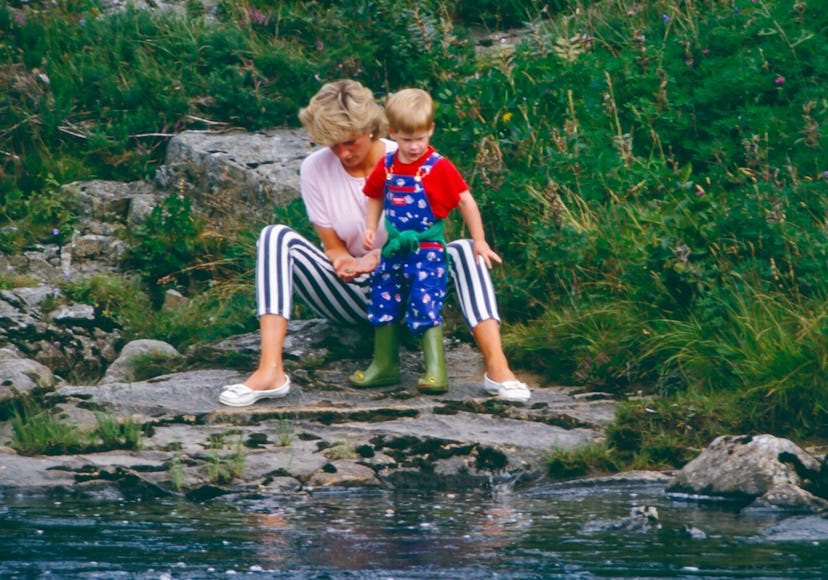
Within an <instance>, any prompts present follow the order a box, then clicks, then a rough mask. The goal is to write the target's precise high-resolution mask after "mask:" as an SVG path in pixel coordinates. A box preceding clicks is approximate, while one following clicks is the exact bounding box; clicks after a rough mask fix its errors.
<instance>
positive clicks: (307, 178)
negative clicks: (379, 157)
mask: <svg viewBox="0 0 828 580" xmlns="http://www.w3.org/2000/svg"><path fill="white" fill-rule="evenodd" d="M381 141H382V142H383V144H384V145H385V152H386V153H390V152H392V151H396V149H397V144H396V143H395V142H394V141H390V140H388V139H382V140H381ZM364 186H365V178H364V177H353V176H351V175H349V174H348V172H347V171H345V168H344V167H342V163H340V162H339V159H338V158H337V157H336V155H334V153H333V151H331V149H330V147H324V148H322V149H319V150H317V151H314V152H313V153H311V154H310V155H308V156H307V157H306V158H305V159H304V161H302V166H301V168H300V170H299V187H300V189H301V192H302V199H303V201H304V202H305V209H306V211H307V213H308V218H309V219H310V221H311V223H312V224H314V225H316V226H319V227H322V228H329V229H332V230H334V231H335V232H336V234H337V235H338V236H339V238H340V239H341V240H342V241H343V242H344V243H345V246H346V247H347V248H348V251H349V252H350V253H351V255H352V256H362V255H364V254H365V249H364V248H363V247H362V232H363V231H364V230H365V212H366V202H367V200H368V198H367V197H366V196H365V194H364V193H363V192H362V188H363V187H364ZM386 238H387V234H386V232H385V224H384V220H382V219H381V220H380V227H379V229H378V231H377V238H376V246H375V247H377V248H380V247H382V245H383V244H384V243H385V240H386Z"/></svg>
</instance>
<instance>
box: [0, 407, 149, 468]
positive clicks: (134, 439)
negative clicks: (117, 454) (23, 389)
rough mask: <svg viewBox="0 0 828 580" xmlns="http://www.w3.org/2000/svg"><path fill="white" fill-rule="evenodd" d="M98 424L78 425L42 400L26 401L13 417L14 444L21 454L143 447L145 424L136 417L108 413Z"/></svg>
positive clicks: (53, 453) (99, 418)
mask: <svg viewBox="0 0 828 580" xmlns="http://www.w3.org/2000/svg"><path fill="white" fill-rule="evenodd" d="M96 420H97V424H96V425H95V426H94V427H92V428H90V429H79V428H78V427H77V426H76V425H75V424H74V423H73V422H72V421H71V420H69V419H66V418H65V417H62V416H60V415H56V414H55V413H53V412H51V411H50V410H48V409H45V408H44V407H43V406H42V405H40V404H35V403H29V404H24V405H23V406H22V408H20V409H17V410H16V411H15V413H14V419H12V422H11V425H12V442H11V446H12V447H13V448H14V449H15V450H16V451H17V452H18V453H20V454H21V455H63V454H67V453H91V452H94V451H109V450H112V449H140V447H141V435H142V434H143V432H142V425H141V423H139V422H137V421H135V420H134V419H132V418H130V417H127V418H119V417H114V416H112V415H108V414H105V413H98V414H97V415H96Z"/></svg>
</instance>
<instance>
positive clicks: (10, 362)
mask: <svg viewBox="0 0 828 580" xmlns="http://www.w3.org/2000/svg"><path fill="white" fill-rule="evenodd" d="M57 383H58V380H57V378H56V377H55V375H54V374H52V371H51V370H49V368H48V367H46V366H44V365H42V364H40V363H39V362H37V361H33V360H31V359H27V358H26V357H24V356H22V355H21V354H20V353H19V352H18V351H17V350H16V349H14V348H9V347H7V348H0V403H2V402H4V401H6V400H8V399H11V398H15V397H17V396H20V395H23V396H25V395H28V394H30V393H31V392H32V391H33V390H34V389H36V388H46V389H48V388H52V387H54V386H55V385H56V384H57Z"/></svg>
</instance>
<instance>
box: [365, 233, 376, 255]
mask: <svg viewBox="0 0 828 580" xmlns="http://www.w3.org/2000/svg"><path fill="white" fill-rule="evenodd" d="M376 238H377V232H376V231H374V230H365V231H364V232H362V247H363V248H365V249H366V250H368V251H371V250H373V249H374V240H376Z"/></svg>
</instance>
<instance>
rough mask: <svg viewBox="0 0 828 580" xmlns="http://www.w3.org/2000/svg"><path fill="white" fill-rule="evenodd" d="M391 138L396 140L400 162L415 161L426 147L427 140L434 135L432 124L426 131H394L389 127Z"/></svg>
mask: <svg viewBox="0 0 828 580" xmlns="http://www.w3.org/2000/svg"><path fill="white" fill-rule="evenodd" d="M388 133H389V134H390V135H391V138H392V139H393V140H394V141H396V142H397V146H398V147H399V148H398V149H397V157H398V158H399V160H400V161H401V162H402V163H413V162H415V161H417V159H419V158H420V157H422V156H423V154H424V153H425V152H426V150H427V149H428V142H429V139H431V136H432V135H434V125H432V126H431V128H430V129H428V130H427V131H416V132H413V133H409V132H407V131H394V130H393V129H389V131H388Z"/></svg>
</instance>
